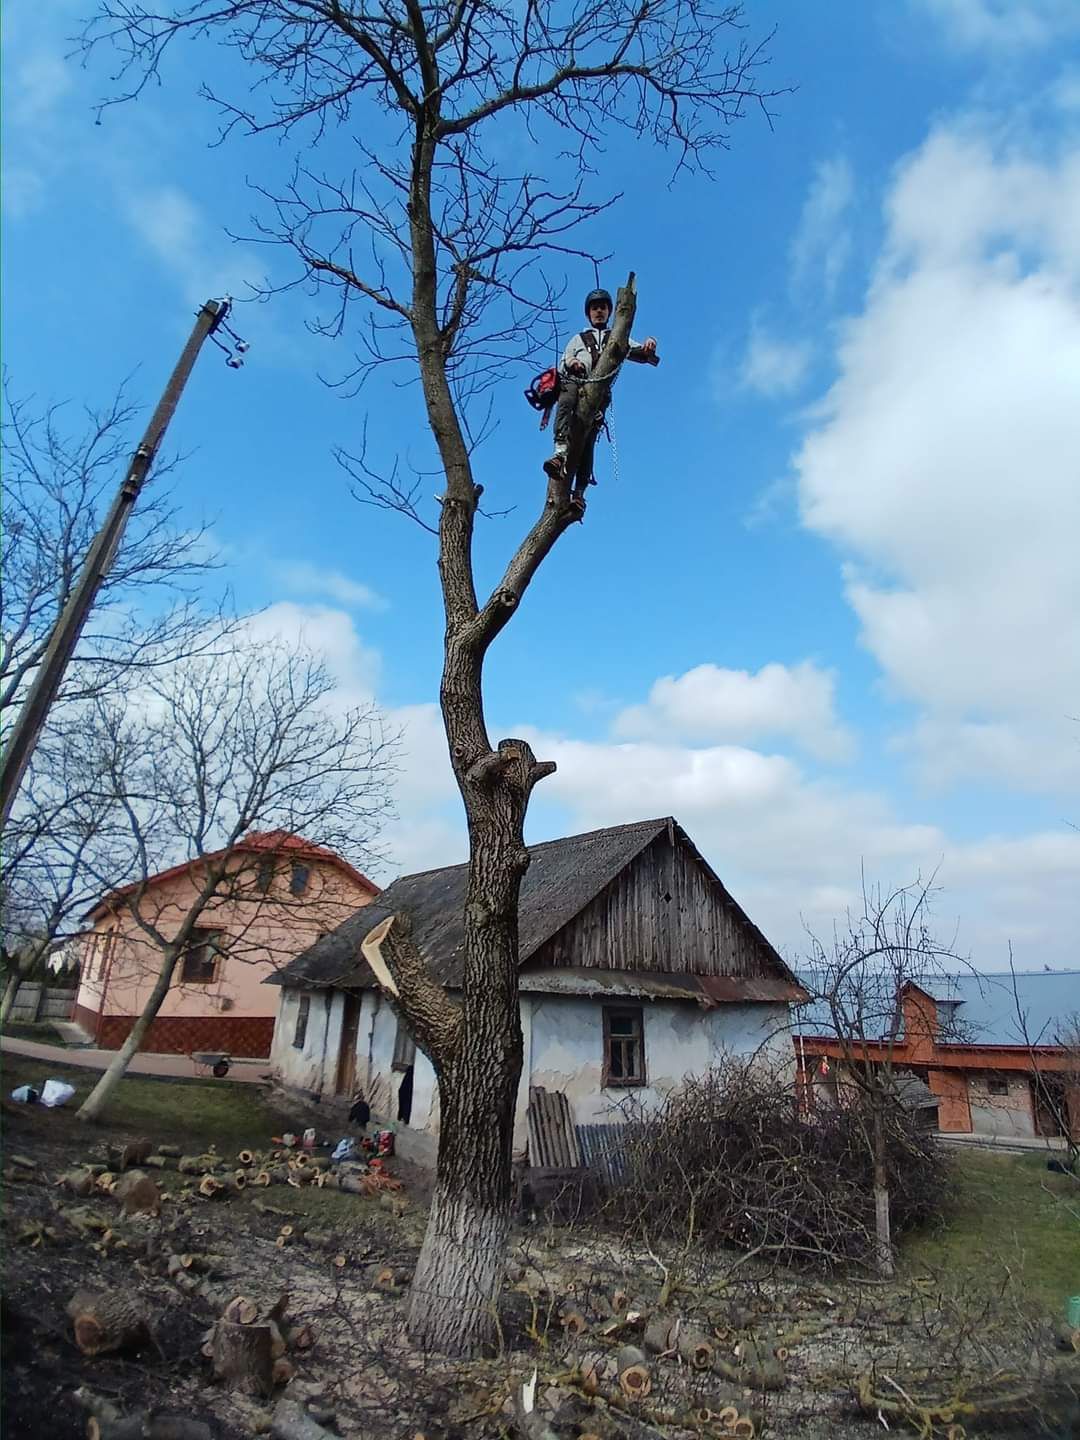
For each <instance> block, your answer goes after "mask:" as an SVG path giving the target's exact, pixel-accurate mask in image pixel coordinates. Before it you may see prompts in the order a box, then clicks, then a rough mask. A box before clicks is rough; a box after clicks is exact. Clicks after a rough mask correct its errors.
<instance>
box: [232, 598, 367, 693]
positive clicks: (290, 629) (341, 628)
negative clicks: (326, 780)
mask: <svg viewBox="0 0 1080 1440" xmlns="http://www.w3.org/2000/svg"><path fill="white" fill-rule="evenodd" d="M244 623H245V626H246V628H247V630H248V632H249V633H250V635H251V637H252V639H253V640H254V641H255V642H256V643H257V642H259V641H261V640H283V641H284V642H285V643H286V644H292V645H299V646H302V647H303V648H304V649H306V650H309V651H311V652H312V654H315V655H318V656H321V657H322V659H323V660H324V661H325V663H326V666H327V669H328V670H329V671H330V673H331V674H332V675H333V676H334V678H335V679H336V680H337V682H338V684H339V686H340V687H341V696H340V699H341V702H342V705H343V706H344V707H345V708H347V707H348V706H349V705H361V704H369V703H370V702H371V700H372V699H374V696H375V691H376V688H377V686H378V684H379V680H380V677H381V671H382V660H381V657H380V655H379V653H378V651H377V650H373V649H371V648H370V647H369V646H367V645H365V644H364V643H363V641H362V640H361V638H360V636H359V635H358V634H357V633H356V629H355V627H354V625H353V621H352V617H351V616H350V615H347V614H346V613H345V611H343V610H333V609H331V608H330V607H329V606H325V605H297V604H295V603H294V602H293V601H291V600H281V601H278V603H277V604H275V605H268V606H267V607H266V609H265V610H259V611H257V612H256V613H255V614H254V615H250V616H248V617H247V619H246V620H245V622H244Z"/></svg>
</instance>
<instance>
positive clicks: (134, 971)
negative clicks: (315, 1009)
mask: <svg viewBox="0 0 1080 1440" xmlns="http://www.w3.org/2000/svg"><path fill="white" fill-rule="evenodd" d="M224 853H225V852H223V851H220V850H219V851H217V852H215V853H214V854H213V855H209V856H206V857H204V858H201V859H197V860H192V861H189V862H187V863H185V864H183V865H174V866H173V867H172V868H171V869H169V870H163V871H161V872H160V873H159V874H157V875H153V876H151V877H150V878H149V879H148V880H146V881H143V882H140V883H138V884H134V885H126V886H124V887H123V888H121V889H119V890H114V891H112V892H110V893H109V894H108V895H105V896H104V897H103V898H102V899H101V900H99V901H98V902H97V904H96V905H95V906H94V907H93V909H92V910H90V911H89V912H88V915H87V919H88V920H89V921H90V922H92V929H90V930H89V931H88V932H87V933H86V934H85V937H84V950H83V957H82V978H81V981H80V984H79V990H78V994H77V995H76V997H75V1006H74V1010H73V1012H72V1019H73V1020H75V1021H76V1022H77V1023H78V1024H79V1025H81V1026H82V1028H83V1029H84V1030H85V1031H86V1032H87V1034H88V1035H90V1036H91V1037H92V1038H93V1040H94V1043H95V1044H96V1045H98V1046H99V1047H101V1048H103V1049H106V1050H115V1049H118V1048H119V1046H120V1045H122V1044H123V1042H124V1040H125V1039H126V1038H127V1035H128V1034H129V1032H130V1030H131V1027H132V1025H133V1024H134V1023H135V1019H136V1017H137V1016H138V1015H140V1014H141V1013H142V1009H143V1006H144V1005H145V1003H146V1000H147V997H148V995H149V993H150V989H151V987H152V985H153V983H154V980H155V978H156V976H157V974H158V973H159V970H160V966H161V950H160V948H159V947H158V945H157V944H156V943H155V942H154V940H153V939H152V938H151V936H150V935H149V934H148V933H147V932H146V930H145V929H144V928H143V926H142V925H140V923H139V921H140V919H141V920H142V921H143V922H144V924H145V923H147V922H149V923H151V924H152V925H153V926H154V927H155V928H156V929H157V930H158V931H159V933H160V934H162V935H164V936H165V937H168V936H170V935H172V934H175V933H176V931H177V930H178V929H179V927H180V925H181V923H182V921H183V919H184V917H185V915H186V914H187V913H188V910H189V908H190V906H191V903H192V901H193V900H194V898H195V896H196V895H197V893H198V889H199V884H200V881H201V878H202V875H203V872H204V869H205V865H206V864H207V863H208V862H210V861H213V860H218V859H220V858H221V856H222V855H223V854H224ZM378 893H379V890H378V887H377V886H376V885H374V884H372V882H371V881H370V880H368V879H367V877H366V876H364V875H362V874H361V873H360V871H359V870H356V869H354V868H353V866H352V865H350V864H349V863H348V861H347V860H343V859H342V858H341V856H339V855H335V854H334V852H333V851H331V850H327V849H324V848H323V847H322V846H320V845H314V844H312V843H311V842H310V841H307V840H304V839H302V838H301V837H300V836H298V835H290V834H289V833H287V832H286V831H284V830H273V831H267V832H263V833H253V834H251V835H248V836H245V838H244V839H243V840H241V841H240V842H239V844H237V845H236V846H234V847H233V850H232V853H231V856H230V863H229V868H228V875H227V883H226V884H224V885H223V886H222V890H221V893H219V895H218V896H217V897H215V898H214V899H213V900H211V901H210V902H209V904H208V905H207V906H206V908H205V909H204V910H203V912H202V914H201V915H200V917H199V921H198V927H197V929H196V930H195V931H194V933H193V936H192V941H191V943H190V945H189V946H188V947H187V949H186V950H185V952H184V954H183V955H182V956H181V957H180V960H179V961H178V963H177V966H176V971H175V974H174V977H173V983H172V987H171V989H170V990H169V993H168V994H167V995H166V997H165V1001H164V1003H163V1005H162V1007H161V1010H160V1011H159V1013H158V1015H157V1017H156V1018H155V1020H154V1021H153V1023H152V1024H151V1026H150V1029H149V1031H148V1033H147V1036H146V1039H145V1040H144V1042H143V1045H142V1049H144V1050H147V1051H158V1052H169V1053H173V1054H190V1053H191V1052H192V1051H193V1050H206V1051H222V1052H227V1053H229V1054H232V1055H238V1056H252V1057H259V1056H264V1055H265V1056H268V1055H269V1054H270V1043H271V1040H272V1038H273V1034H274V1017H275V1014H276V1010H277V1001H278V991H277V989H276V987H273V986H267V985H264V984H263V981H264V980H265V979H266V978H267V976H268V975H271V974H273V973H274V972H275V971H276V970H278V969H280V968H281V966H283V965H285V964H287V963H288V961H290V960H291V959H293V957H294V956H296V955H299V954H300V952H301V951H303V950H306V949H308V948H309V947H310V946H311V945H313V944H314V943H315V941H316V940H318V939H319V937H320V936H321V935H324V934H326V933H328V932H329V931H331V930H334V929H336V928H337V926H339V925H340V924H342V922H343V921H344V920H346V919H347V918H348V916H350V915H352V914H354V913H355V912H356V910H357V909H358V908H359V907H361V906H363V905H367V904H369V903H370V902H371V900H373V899H374V897H375V896H376V895H377V894H378Z"/></svg>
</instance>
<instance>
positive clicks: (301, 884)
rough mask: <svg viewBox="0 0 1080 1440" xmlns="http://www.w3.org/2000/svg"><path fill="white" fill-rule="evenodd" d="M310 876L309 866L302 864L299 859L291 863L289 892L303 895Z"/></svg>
mask: <svg viewBox="0 0 1080 1440" xmlns="http://www.w3.org/2000/svg"><path fill="white" fill-rule="evenodd" d="M310 878H311V866H310V865H302V864H301V863H300V861H299V860H294V861H293V863H292V871H291V873H290V875H289V894H290V895H303V893H304V891H305V890H306V889H307V887H308V880H309V879H310Z"/></svg>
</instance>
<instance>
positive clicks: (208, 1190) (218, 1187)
mask: <svg viewBox="0 0 1080 1440" xmlns="http://www.w3.org/2000/svg"><path fill="white" fill-rule="evenodd" d="M224 1191H225V1186H224V1185H223V1184H222V1183H221V1181H220V1180H215V1179H214V1177H213V1175H210V1174H207V1175H204V1176H203V1177H202V1179H201V1180H200V1181H199V1194H200V1195H201V1196H202V1197H203V1199H205V1200H213V1199H214V1197H215V1196H216V1195H221V1194H223V1193H224Z"/></svg>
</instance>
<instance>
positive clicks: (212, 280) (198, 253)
mask: <svg viewBox="0 0 1080 1440" xmlns="http://www.w3.org/2000/svg"><path fill="white" fill-rule="evenodd" d="M115 178H116V183H117V185H118V187H119V188H120V190H121V194H122V210H123V214H124V217H125V219H126V220H127V222H128V224H129V225H130V226H131V228H132V230H133V231H134V232H135V234H136V235H137V236H138V237H139V238H140V240H142V242H143V244H144V245H145V246H146V247H147V248H148V249H149V250H150V252H151V253H152V254H153V255H154V256H156V258H157V259H158V261H159V262H160V263H161V265H162V267H163V268H164V269H165V270H167V271H169V272H171V273H172V274H173V275H174V276H175V278H176V280H177V281H178V282H179V284H180V286H181V287H182V289H183V291H184V295H185V297H186V298H187V299H188V300H190V301H192V302H193V303H195V302H201V301H203V300H206V299H207V298H208V297H210V296H217V295H244V294H245V293H247V290H248V287H249V286H251V285H254V284H257V283H258V281H259V279H260V277H261V275H262V271H261V270H260V269H259V268H258V267H257V266H256V265H255V261H254V258H253V257H251V256H250V255H248V254H247V253H245V252H244V251H242V250H241V249H240V248H239V247H238V246H236V245H233V244H232V243H231V242H229V243H228V244H227V243H226V242H225V241H224V240H223V237H222V236H221V234H220V232H219V231H218V230H217V229H216V228H215V229H213V230H212V231H211V228H210V227H209V226H208V225H207V222H206V219H205V217H204V215H203V212H202V210H201V209H200V207H199V206H198V205H197V204H196V202H195V201H194V200H193V199H192V198H191V196H190V195H188V194H187V193H186V192H185V191H183V190H181V189H180V187H179V186H177V185H147V184H145V183H142V182H134V183H132V182H130V181H126V180H124V179H123V178H122V177H121V176H120V175H119V174H118V175H117V176H116V177H115Z"/></svg>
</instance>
